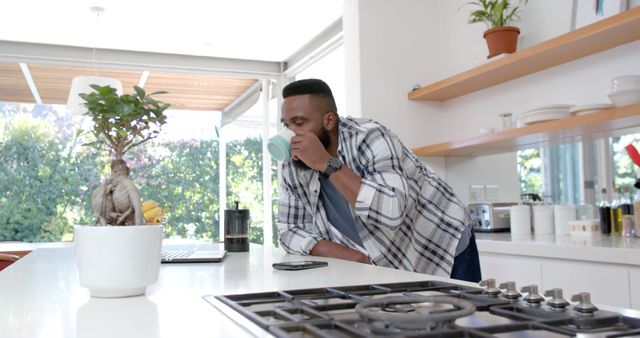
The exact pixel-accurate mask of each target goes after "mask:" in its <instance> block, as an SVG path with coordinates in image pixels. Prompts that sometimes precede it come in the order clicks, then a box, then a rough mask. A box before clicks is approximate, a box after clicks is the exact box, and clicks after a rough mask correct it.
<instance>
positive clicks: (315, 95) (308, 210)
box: [278, 79, 480, 282]
mask: <svg viewBox="0 0 640 338" xmlns="http://www.w3.org/2000/svg"><path fill="white" fill-rule="evenodd" d="M283 98H284V101H283V103H282V119H281V121H282V123H283V124H284V126H285V127H286V128H289V129H291V131H293V132H294V133H295V134H296V135H295V136H293V137H292V138H291V155H292V160H291V161H289V162H285V163H283V166H282V176H283V181H282V184H281V186H280V197H279V203H278V232H279V240H280V244H281V245H282V247H283V248H284V249H285V250H286V251H287V252H289V253H295V254H300V255H314V256H325V257H334V258H341V259H347V260H352V261H356V262H362V263H373V264H375V265H380V266H386V267H393V268H397V269H403V270H409V271H416V272H422V273H427V274H432V275H440V276H446V277H452V278H456V279H462V280H467V281H475V282H477V281H479V280H480V265H479V264H480V263H479V259H478V251H477V247H476V244H475V238H474V236H473V233H472V228H471V226H470V225H471V220H470V218H469V216H468V214H467V212H466V209H465V207H464V206H463V204H462V203H461V202H460V201H459V200H458V198H457V197H456V196H455V195H454V193H453V191H452V190H451V188H450V187H449V186H448V185H447V184H446V183H445V182H443V181H442V180H441V179H440V178H438V177H437V176H436V175H434V174H433V173H432V172H431V171H430V170H429V169H428V168H427V167H426V166H425V165H424V164H422V163H421V162H420V161H419V160H418V159H417V158H416V157H415V156H414V155H413V154H412V153H411V151H410V150H409V149H407V148H406V147H405V146H404V145H403V144H402V142H400V140H399V139H398V137H397V136H396V135H395V134H393V133H392V132H391V131H389V130H388V129H387V128H385V127H384V126H382V125H380V124H379V123H377V122H375V121H372V120H368V119H353V118H344V119H341V118H339V116H338V114H337V108H336V105H335V101H334V99H333V95H332V93H331V89H330V88H329V86H328V85H327V84H326V83H324V82H323V81H321V80H317V79H306V80H300V81H296V82H292V83H290V84H289V85H287V86H286V87H285V88H284V89H283Z"/></svg>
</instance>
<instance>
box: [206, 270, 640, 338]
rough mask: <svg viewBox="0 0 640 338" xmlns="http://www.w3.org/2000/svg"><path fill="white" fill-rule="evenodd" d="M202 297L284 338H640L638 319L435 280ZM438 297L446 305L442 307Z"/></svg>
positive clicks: (232, 316) (241, 319)
mask: <svg viewBox="0 0 640 338" xmlns="http://www.w3.org/2000/svg"><path fill="white" fill-rule="evenodd" d="M204 298H205V300H207V301H208V302H209V303H211V304H212V305H214V306H216V307H218V308H220V309H221V311H222V312H223V313H225V314H227V315H228V316H229V317H230V318H232V319H233V320H235V321H236V322H238V323H240V322H241V321H247V320H248V321H250V322H251V323H253V324H250V325H257V326H258V327H259V328H261V329H263V330H266V331H268V332H270V333H271V334H273V335H275V336H276V337H282V338H284V337H298V338H303V337H332V338H333V337H338V338H340V337H345V338H347V337H348V338H350V337H390V336H393V337H396V336H402V337H416V338H417V337H441V338H446V337H500V338H508V337H576V336H578V337H630V336H633V335H640V319H637V318H631V317H625V316H623V315H620V314H618V313H614V312H608V311H602V310H600V311H598V312H596V313H595V314H592V315H584V314H580V313H577V312H576V311H573V308H572V307H569V308H567V309H565V310H561V311H559V310H553V309H551V308H550V307H548V306H546V305H544V304H543V305H538V306H529V305H527V304H526V303H524V302H519V301H512V300H508V299H505V298H501V297H488V296H486V295H484V294H482V289H479V288H473V287H467V286H462V285H456V284H452V283H446V282H440V281H422V282H407V283H388V284H377V285H356V286H346V287H331V288H315V289H301V290H287V291H277V292H263V293H254V294H239V295H225V296H205V297H204ZM442 300H445V302H444V304H440V302H441V301H442ZM392 304H393V305H392ZM434 304H435V305H434ZM229 308H231V309H233V310H234V311H235V312H230V311H229ZM474 309H475V312H474ZM456 318H458V319H456Z"/></svg>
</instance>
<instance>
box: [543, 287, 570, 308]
mask: <svg viewBox="0 0 640 338" xmlns="http://www.w3.org/2000/svg"><path fill="white" fill-rule="evenodd" d="M544 296H545V297H551V299H550V300H548V301H547V304H548V305H549V306H551V307H552V308H554V309H564V308H566V307H567V306H569V302H567V300H566V299H564V298H562V289H558V288H555V289H551V290H547V291H545V292H544Z"/></svg>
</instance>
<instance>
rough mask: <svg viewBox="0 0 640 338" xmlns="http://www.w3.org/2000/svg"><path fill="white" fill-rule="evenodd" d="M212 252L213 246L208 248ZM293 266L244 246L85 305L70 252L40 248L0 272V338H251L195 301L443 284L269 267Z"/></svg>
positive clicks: (382, 272) (167, 269)
mask: <svg viewBox="0 0 640 338" xmlns="http://www.w3.org/2000/svg"><path fill="white" fill-rule="evenodd" d="M216 245H221V244H209V246H216ZM182 246H185V245H182ZM187 246H193V245H187ZM174 247H175V246H174ZM32 248H33V247H32ZM298 259H301V257H300V256H293V255H287V254H285V253H283V252H281V251H279V250H275V249H274V250H271V249H264V248H263V247H261V246H257V245H252V246H251V250H250V252H248V253H229V254H228V256H227V257H226V259H225V260H224V262H222V263H198V264H163V265H162V266H161V267H160V277H159V280H158V282H157V283H156V284H154V285H152V286H150V287H149V288H148V289H147V294H146V296H140V297H131V298H119V299H99V298H91V297H90V296H89V291H88V290H87V289H85V288H83V287H81V286H79V284H78V277H77V272H76V263H75V255H74V248H73V244H72V243H66V244H63V245H55V246H53V247H52V246H48V247H47V246H46V245H45V247H43V248H38V249H37V250H35V251H34V252H32V253H30V254H28V255H27V256H25V257H23V258H22V259H21V260H19V261H18V262H16V263H15V264H13V265H11V266H9V267H8V268H7V269H5V270H3V271H1V272H0V337H3V338H32V337H47V338H55V337H64V338H73V337H83V338H84V337H91V338H100V337H118V338H125V337H151V338H156V337H252V336H253V335H251V334H250V333H249V332H248V331H246V330H244V329H242V328H241V327H240V326H238V325H237V324H235V323H234V322H233V321H232V320H231V319H229V318H228V317H226V316H225V315H224V314H223V313H222V312H220V311H219V310H218V309H216V308H215V307H213V306H211V305H210V304H208V303H207V302H205V301H204V300H203V299H202V296H203V295H210V294H211V295H222V294H237V293H250V292H261V291H274V290H287V289H301V288H311V287H329V286H341V285H357V284H368V283H391V282H402V281H418V280H445V281H448V279H443V278H438V277H433V276H429V275H424V274H418V273H411V272H406V271H399V270H393V269H387V268H381V267H376V266H373V265H366V264H359V263H353V262H348V261H343V260H336V259H328V258H317V257H314V259H318V260H324V261H327V262H329V266H328V267H324V268H318V269H312V270H303V271H280V270H274V269H273V268H272V267H271V264H272V263H273V262H277V261H283V260H298ZM454 282H455V283H457V284H467V285H472V284H469V283H464V282H460V281H454Z"/></svg>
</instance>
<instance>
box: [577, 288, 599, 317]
mask: <svg viewBox="0 0 640 338" xmlns="http://www.w3.org/2000/svg"><path fill="white" fill-rule="evenodd" d="M571 301H572V302H578V304H576V306H574V307H573V309H574V310H575V311H578V312H580V313H594V312H596V311H598V308H597V307H596V306H595V305H593V304H591V295H590V294H589V293H588V292H580V293H579V294H577V295H573V296H572V297H571Z"/></svg>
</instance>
